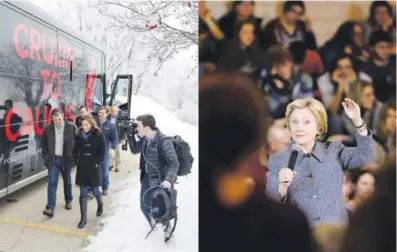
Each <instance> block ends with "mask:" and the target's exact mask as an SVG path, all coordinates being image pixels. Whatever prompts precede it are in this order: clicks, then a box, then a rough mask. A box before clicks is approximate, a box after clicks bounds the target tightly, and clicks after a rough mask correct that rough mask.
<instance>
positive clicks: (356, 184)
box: [346, 169, 375, 217]
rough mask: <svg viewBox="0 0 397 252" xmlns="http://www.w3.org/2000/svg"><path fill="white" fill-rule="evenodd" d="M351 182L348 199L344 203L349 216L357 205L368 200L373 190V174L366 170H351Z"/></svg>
mask: <svg viewBox="0 0 397 252" xmlns="http://www.w3.org/2000/svg"><path fill="white" fill-rule="evenodd" d="M351 180H352V184H353V190H352V194H351V195H350V200H349V201H348V202H347V203H346V209H347V212H348V213H349V216H350V217H351V216H352V214H353V213H354V212H355V211H356V209H357V207H358V206H360V205H361V204H362V203H363V202H365V201H366V200H368V199H369V198H370V197H371V196H372V194H373V193H374V190H375V176H374V175H373V174H372V173H371V172H369V171H366V170H362V169H360V170H355V171H352V172H351Z"/></svg>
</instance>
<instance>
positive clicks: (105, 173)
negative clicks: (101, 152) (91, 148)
mask: <svg viewBox="0 0 397 252" xmlns="http://www.w3.org/2000/svg"><path fill="white" fill-rule="evenodd" d="M109 160H110V156H109V154H108V153H106V154H105V156H104V158H103V161H102V164H101V169H102V191H106V190H108V189H109Z"/></svg>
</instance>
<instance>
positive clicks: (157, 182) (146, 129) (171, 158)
mask: <svg viewBox="0 0 397 252" xmlns="http://www.w3.org/2000/svg"><path fill="white" fill-rule="evenodd" d="M136 121H137V124H136V125H134V126H136V131H135V129H134V128H133V127H131V129H130V130H129V132H128V143H129V146H130V149H131V152H132V153H134V154H137V153H141V157H140V164H139V169H140V170H141V175H140V181H141V197H140V201H141V210H142V212H143V214H144V215H145V217H146V219H147V220H148V222H149V225H150V227H151V228H153V226H154V225H155V223H154V220H153V219H152V218H151V215H150V209H149V207H148V206H149V200H150V198H151V196H152V194H153V192H154V191H155V190H156V188H158V187H159V186H162V187H163V188H171V187H173V184H174V182H175V181H176V178H177V172H178V169H179V163H178V156H177V154H176V152H175V148H174V145H173V143H172V141H171V140H169V139H164V138H165V137H166V136H165V135H164V134H163V133H161V132H160V130H159V129H158V128H157V127H156V120H155V118H154V117H153V116H152V115H148V114H147V115H141V116H138V117H137V118H136ZM160 143H162V150H163V153H161V156H162V157H164V159H165V163H166V165H164V166H162V167H160V153H159V152H158V150H159V148H158V144H160ZM162 224H163V227H164V240H165V241H168V240H169V239H170V238H171V233H172V228H171V225H169V223H162Z"/></svg>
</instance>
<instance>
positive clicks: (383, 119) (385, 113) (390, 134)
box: [375, 98, 396, 156]
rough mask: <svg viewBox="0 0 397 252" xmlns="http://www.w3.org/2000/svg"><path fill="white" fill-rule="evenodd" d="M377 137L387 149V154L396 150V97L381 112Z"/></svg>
mask: <svg viewBox="0 0 397 252" xmlns="http://www.w3.org/2000/svg"><path fill="white" fill-rule="evenodd" d="M375 137H376V139H377V140H378V141H379V143H380V144H381V145H382V146H383V147H384V148H385V149H386V153H387V155H388V156H389V155H391V154H393V153H394V152H395V150H396V99H395V98H392V99H390V100H389V101H388V102H387V103H386V104H385V106H383V108H382V111H381V113H380V118H379V124H378V129H377V130H376V135H375Z"/></svg>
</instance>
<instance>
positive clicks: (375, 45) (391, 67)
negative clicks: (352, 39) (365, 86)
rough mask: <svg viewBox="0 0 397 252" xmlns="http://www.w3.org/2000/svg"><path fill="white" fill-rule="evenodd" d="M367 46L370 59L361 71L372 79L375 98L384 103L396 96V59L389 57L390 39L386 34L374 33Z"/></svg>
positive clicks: (381, 32)
mask: <svg viewBox="0 0 397 252" xmlns="http://www.w3.org/2000/svg"><path fill="white" fill-rule="evenodd" d="M369 46H370V49H371V54H372V55H371V56H372V57H371V60H369V61H368V62H366V63H365V64H364V65H363V67H362V71H363V72H364V73H366V74H368V75H369V76H370V77H371V78H372V83H373V84H374V88H375V96H376V98H377V99H378V100H379V101H381V102H386V101H387V100H388V99H390V97H392V96H393V95H395V94H396V79H395V75H396V57H395V56H392V57H391V56H390V53H391V51H390V49H391V47H392V39H391V38H390V36H389V34H388V33H386V32H383V31H376V32H373V33H372V34H371V36H370V39H369ZM393 76H394V78H393Z"/></svg>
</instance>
